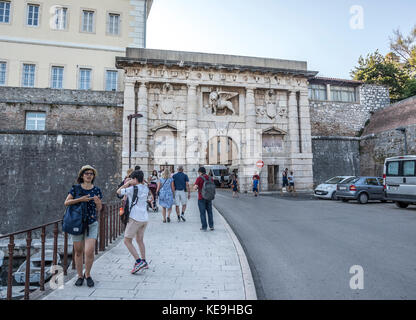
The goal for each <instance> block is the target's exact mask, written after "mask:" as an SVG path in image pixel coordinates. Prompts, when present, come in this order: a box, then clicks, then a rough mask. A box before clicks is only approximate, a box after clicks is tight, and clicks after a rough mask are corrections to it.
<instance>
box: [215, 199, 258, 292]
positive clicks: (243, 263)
mask: <svg viewBox="0 0 416 320" xmlns="http://www.w3.org/2000/svg"><path fill="white" fill-rule="evenodd" d="M212 209H213V210H215V212H216V213H217V214H218V216H219V217H220V219H221V221H222V222H223V223H224V226H225V229H226V230H227V232H228V234H229V235H230V237H231V240H232V241H233V244H234V247H235V249H236V251H237V255H238V260H239V261H240V267H241V272H242V275H243V284H244V293H245V297H246V300H257V293H256V287H255V286H254V280H253V275H252V273H251V269H250V265H249V263H248V260H247V256H246V253H245V252H244V249H243V247H242V245H241V243H240V241H239V240H238V238H237V236H236V235H235V233H234V231H233V229H231V227H230V225H229V224H228V222H227V221H226V220H225V218H224V217H223V216H222V214H221V213H220V212H219V211H218V210H217V209H216V208H215V207H214V206H213V207H212Z"/></svg>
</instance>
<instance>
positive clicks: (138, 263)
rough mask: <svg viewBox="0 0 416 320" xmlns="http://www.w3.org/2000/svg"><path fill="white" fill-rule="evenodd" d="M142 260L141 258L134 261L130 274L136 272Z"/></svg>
mask: <svg viewBox="0 0 416 320" xmlns="http://www.w3.org/2000/svg"><path fill="white" fill-rule="evenodd" d="M142 262H143V260H141V261H140V262H136V263H135V264H134V267H133V270H131V274H135V273H137V272H138V271H139V270H140V269H139V266H140V264H141V263H142Z"/></svg>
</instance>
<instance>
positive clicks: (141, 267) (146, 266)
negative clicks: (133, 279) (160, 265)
mask: <svg viewBox="0 0 416 320" xmlns="http://www.w3.org/2000/svg"><path fill="white" fill-rule="evenodd" d="M146 269H149V264H148V263H147V262H146V261H145V260H142V261H141V262H140V264H139V266H138V271H140V270H146Z"/></svg>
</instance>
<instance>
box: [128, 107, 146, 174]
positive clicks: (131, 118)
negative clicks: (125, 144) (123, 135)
mask: <svg viewBox="0 0 416 320" xmlns="http://www.w3.org/2000/svg"><path fill="white" fill-rule="evenodd" d="M142 117H143V115H142V114H140V113H135V114H131V115H129V116H127V119H128V120H129V168H131V121H132V120H133V119H138V118H142Z"/></svg>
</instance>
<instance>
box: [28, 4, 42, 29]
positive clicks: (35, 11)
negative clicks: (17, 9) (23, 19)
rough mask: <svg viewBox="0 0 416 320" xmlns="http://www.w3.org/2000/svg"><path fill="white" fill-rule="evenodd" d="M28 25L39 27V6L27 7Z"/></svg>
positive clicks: (30, 5) (29, 5)
mask: <svg viewBox="0 0 416 320" xmlns="http://www.w3.org/2000/svg"><path fill="white" fill-rule="evenodd" d="M27 25H28V26H32V27H37V26H38V25H39V5H37V4H28V5H27Z"/></svg>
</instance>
